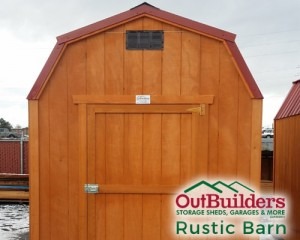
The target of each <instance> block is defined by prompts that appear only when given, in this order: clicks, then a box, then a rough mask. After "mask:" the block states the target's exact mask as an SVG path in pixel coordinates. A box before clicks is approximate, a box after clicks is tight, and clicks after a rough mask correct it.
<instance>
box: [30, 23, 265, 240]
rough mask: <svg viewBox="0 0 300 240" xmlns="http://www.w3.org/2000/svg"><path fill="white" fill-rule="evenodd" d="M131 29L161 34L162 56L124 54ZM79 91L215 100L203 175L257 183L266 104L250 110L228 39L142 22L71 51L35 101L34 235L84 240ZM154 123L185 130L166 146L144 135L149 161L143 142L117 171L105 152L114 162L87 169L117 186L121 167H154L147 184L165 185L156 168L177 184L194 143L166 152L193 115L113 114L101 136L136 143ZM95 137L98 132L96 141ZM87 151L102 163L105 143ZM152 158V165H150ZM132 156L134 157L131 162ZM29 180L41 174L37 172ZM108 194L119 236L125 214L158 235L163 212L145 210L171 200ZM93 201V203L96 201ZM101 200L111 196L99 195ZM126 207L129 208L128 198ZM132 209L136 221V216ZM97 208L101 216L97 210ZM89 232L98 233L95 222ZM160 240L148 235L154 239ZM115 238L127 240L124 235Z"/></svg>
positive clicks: (204, 146) (186, 134)
mask: <svg viewBox="0 0 300 240" xmlns="http://www.w3.org/2000/svg"><path fill="white" fill-rule="evenodd" d="M127 29H128V30H135V29H145V30H151V29H153V30H159V29H162V30H165V46H164V50H163V51H133V50H131V51H127V50H126V49H125V31H126V30H127ZM78 94H84V95H85V94H88V95H89V94H91V95H122V94H131V95H135V94H150V95H193V94H203V95H210V94H211V95H214V96H215V100H214V103H213V104H212V105H211V106H210V108H209V109H207V113H206V118H203V121H206V123H207V125H208V128H207V129H201V131H203V132H202V136H204V137H203V139H201V141H200V145H201V146H199V147H200V148H202V149H206V150H205V151H203V152H204V155H201V157H202V158H205V160H204V161H203V162H202V163H201V164H204V165H201V169H202V170H203V169H205V171H203V172H202V173H201V174H202V176H207V177H208V178H212V177H217V176H229V177H231V178H235V177H242V178H244V179H245V181H248V182H255V181H257V182H258V181H259V176H257V175H256V172H260V170H259V168H260V163H259V160H258V159H259V155H258V154H256V155H255V154H254V155H253V153H252V152H253V151H254V152H256V153H257V152H258V153H259V150H260V149H259V148H257V146H253V143H254V142H255V141H256V140H257V139H253V135H254V132H257V131H260V129H261V128H260V127H261V126H260V120H261V105H260V104H259V103H258V105H257V104H256V105H255V104H254V105H255V106H256V107H253V102H252V100H251V98H250V95H249V92H248V90H247V88H246V86H245V83H244V81H243V79H242V77H241V76H240V75H239V73H238V71H237V69H236V68H235V65H234V63H233V62H232V57H231V56H230V54H229V53H228V51H227V48H226V47H225V45H224V43H223V42H221V41H217V40H215V39H210V38H208V37H205V36H201V35H198V34H195V33H191V32H188V31H186V30H181V29H179V28H177V27H173V26H170V25H168V24H164V23H162V22H159V21H156V20H153V19H149V18H141V19H138V20H135V21H133V22H129V23H126V24H124V25H122V26H119V27H117V28H114V29H111V30H109V31H107V32H104V33H101V34H98V35H95V36H91V37H89V38H87V39H84V40H80V41H78V42H76V43H72V44H70V45H68V46H67V48H66V50H65V52H64V53H63V56H62V57H61V59H60V61H59V62H58V64H57V66H56V68H55V70H54V71H53V73H52V76H51V78H50V80H49V82H48V84H47V85H46V87H45V89H44V91H43V93H42V95H41V98H40V99H39V102H38V126H39V128H38V129H39V144H38V145H36V146H35V149H36V150H35V151H36V152H37V151H38V153H39V155H38V160H36V161H38V162H39V172H38V173H36V174H39V179H40V185H36V186H35V187H36V188H39V192H40V199H39V203H40V205H39V206H38V208H39V218H40V228H39V232H36V234H38V235H39V239H43V240H47V239H72V240H76V239H78V233H79V232H78V231H79V230H78V229H79V228H80V226H79V225H80V223H81V222H80V212H79V210H78V209H79V208H80V207H82V206H80V205H79V204H80V203H79V200H78V195H79V194H80V193H79V191H80V188H79V187H78V184H79V181H80V180H79V172H80V168H81V166H80V165H79V155H80V149H79V147H78V143H79V134H80V133H79V132H78V121H79V120H78V106H76V105H74V104H73V102H72V95H78ZM258 101H259V102H261V101H260V100H258ZM253 109H254V110H253ZM254 119H257V120H254ZM32 121H36V120H32ZM95 121H96V124H95V125H96V126H97V127H101V121H104V119H103V118H102V117H101V116H99V117H97V118H96V119H95ZM152 121H155V122H159V123H160V124H161V129H163V131H172V126H176V125H181V126H182V128H181V131H180V132H177V131H174V132H173V133H172V138H171V139H164V138H162V140H161V141H162V143H163V144H162V145H161V143H160V142H155V141H153V139H156V138H155V136H152V135H153V134H161V133H160V132H159V131H151V130H149V132H144V136H143V141H147V148H146V149H144V151H143V154H144V156H141V154H142V151H141V146H140V145H139V144H138V143H137V144H136V146H135V148H134V149H128V150H127V151H128V152H126V154H125V156H126V158H124V162H123V166H122V168H120V172H119V173H118V174H115V172H114V173H113V174H110V171H109V169H110V168H116V167H117V166H114V162H113V159H114V158H115V156H106V157H108V158H110V157H111V159H112V162H110V164H111V165H109V166H101V165H100V166H98V165H97V164H96V163H95V164H94V167H95V168H94V169H88V170H87V171H98V170H97V169H101V168H103V167H106V169H107V171H106V176H105V178H106V179H110V181H111V182H113V181H115V180H116V181H117V180H118V178H119V177H120V176H121V175H123V174H124V172H122V171H125V172H136V173H137V172H141V173H142V172H143V168H147V169H150V171H149V170H148V171H147V174H149V173H151V176H149V177H147V178H146V179H148V180H149V181H150V180H151V181H152V183H154V182H155V181H158V179H160V172H157V169H158V168H161V170H160V171H162V172H166V171H167V173H166V174H164V178H163V179H161V181H162V182H164V183H166V184H167V183H171V182H172V183H173V182H176V181H178V179H176V178H174V176H175V174H177V173H178V171H180V169H181V168H182V169H187V167H183V165H184V164H185V163H184V161H179V158H181V159H184V158H190V157H191V154H192V153H191V152H190V148H189V146H188V145H189V143H186V145H181V149H180V150H179V149H178V151H177V152H174V153H173V154H172V155H165V150H164V148H168V147H172V148H174V149H176V146H177V145H178V141H179V139H180V138H188V139H190V138H191V137H190V136H189V135H190V132H189V129H185V128H188V126H191V121H192V119H191V118H189V117H188V116H182V117H178V116H172V114H168V115H162V116H160V115H155V114H154V115H151V114H148V115H147V116H145V117H144V118H143V119H142V118H141V116H139V115H137V116H133V117H132V118H130V119H127V118H124V117H122V116H118V114H115V116H114V117H112V118H111V119H110V121H109V123H108V124H107V125H106V129H102V130H101V131H106V132H107V134H108V133H110V132H114V134H117V132H118V131H124V130H126V132H127V131H128V136H127V138H126V139H125V140H124V139H121V138H120V139H119V141H135V140H134V139H135V138H140V136H139V134H140V132H139V131H138V130H137V129H136V128H137V126H139V125H142V122H143V123H144V124H146V123H147V122H149V125H151V124H150V123H151V122H152ZM114 122H122V123H123V124H122V129H114V128H113V123H114ZM97 131H98V130H97ZM147 131H148V130H147ZM129 132H130V133H129ZM97 137H101V136H95V138H97ZM97 141H98V140H97ZM107 141H109V143H108V145H107V147H110V146H111V147H112V146H115V145H117V144H116V143H115V142H113V141H115V140H113V139H111V140H109V139H107ZM121 145H122V144H121ZM161 146H163V147H162V148H161V149H160V150H159V151H161V156H163V159H164V160H163V163H162V165H161V166H155V164H156V163H158V162H159V161H156V158H157V157H160V156H152V152H153V151H152V149H155V148H160V147H161ZM91 151H94V152H95V155H97V156H98V157H101V154H102V149H101V146H100V147H99V148H97V149H94V150H93V149H92V150H91ZM122 151H123V149H115V151H114V152H113V154H115V155H118V154H119V153H120V152H122ZM156 151H157V149H156ZM205 152H206V153H205ZM33 154H35V153H33ZM142 157H143V158H144V164H143V165H142V164H141V159H142ZM147 158H148V159H149V161H146V160H145V159H147ZM256 158H257V159H256ZM128 159H134V160H135V161H134V162H130V163H129V162H128ZM150 160H151V161H150ZM33 169H34V167H32V168H31V170H32V171H33ZM151 169H153V172H151ZM154 169H155V170H154ZM170 169H171V170H172V171H170ZM185 171H188V170H183V171H182V172H181V177H182V180H181V181H185V180H187V179H186V178H187V177H188V176H190V173H188V172H185ZM31 174H32V175H33V177H34V176H35V173H33V172H31ZM135 176H139V177H137V178H132V179H127V181H129V182H135V183H139V182H141V181H142V175H138V174H135ZM34 178H35V177H34ZM148 180H147V181H148ZM108 197H109V198H111V199H110V203H111V204H112V205H111V207H112V208H113V209H111V210H112V211H116V213H118V214H115V215H113V216H112V217H113V218H114V219H110V221H113V222H115V226H114V228H115V227H116V226H118V228H119V229H120V232H121V229H122V228H123V227H124V226H123V225H122V221H121V220H122V219H123V218H124V219H128V220H130V219H131V220H134V221H136V223H137V224H142V223H143V224H144V226H149V229H146V228H147V227H145V229H144V230H143V233H142V232H141V233H140V235H141V237H144V238H143V239H147V237H146V236H147V231H151V232H152V233H153V232H156V231H157V232H160V222H161V221H165V220H163V219H161V217H160V213H157V214H154V215H153V212H151V213H150V212H147V211H144V212H143V214H141V209H151V208H148V207H147V206H148V205H151V204H152V203H153V202H156V204H157V205H159V204H161V209H164V204H166V202H167V197H165V196H162V197H161V196H151V195H149V196H146V197H143V199H142V197H141V196H135V195H130V194H129V195H128V196H126V197H123V195H118V194H116V195H113V196H108ZM120 198H122V199H123V198H124V199H123V200H124V205H125V206H126V207H125V208H123V205H122V206H121V205H120V206H119V205H118V204H119V202H120V201H119V199H120ZM131 199H135V202H136V203H137V205H135V206H133V205H131V203H132V201H131ZM88 201H92V202H93V201H96V200H95V199H94V200H93V198H92V197H91V198H89V200H88ZM97 201H105V199H101V198H98V199H97ZM121 202H122V204H123V201H121ZM96 206H97V204H96ZM108 207H109V206H108ZM133 208H134V209H135V214H134V215H133V213H132V211H130V209H133ZM122 209H126V210H125V211H123V210H122ZM95 211H96V212H97V211H99V212H101V209H95ZM150 215H151V218H150ZM106 217H107V216H106ZM104 219H105V216H103V218H99V219H97V221H98V222H96V225H97V226H100V225H101V226H103V227H105V229H106V232H107V235H108V233H109V231H115V229H114V228H113V227H112V226H105V221H104ZM150 223H151V224H152V225H151V227H150ZM153 224H154V225H153ZM90 227H94V228H95V226H93V225H91V226H90ZM125 229H126V231H125V232H124V234H125V236H126V238H125V239H132V238H131V237H132V236H131V234H132V232H131V231H130V229H128V228H126V227H125ZM122 231H123V230H122ZM95 232H96V234H97V235H99V236H101V234H103V231H101V229H100V228H99V229H97V230H96V231H95ZM142 234H144V235H145V236H142ZM164 234H167V233H162V235H164ZM149 236H150V235H149ZM154 238H155V237H154ZM154 238H153V235H152V238H151V239H154ZM166 238H167V237H166ZM115 239H116V238H115ZM118 239H121V236H119V238H118ZM155 239H159V238H155ZM162 239H163V238H162Z"/></svg>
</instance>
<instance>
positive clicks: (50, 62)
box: [27, 43, 64, 100]
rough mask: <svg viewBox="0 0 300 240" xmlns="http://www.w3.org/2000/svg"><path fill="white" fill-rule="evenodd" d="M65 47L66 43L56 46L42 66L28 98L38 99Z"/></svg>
mask: <svg viewBox="0 0 300 240" xmlns="http://www.w3.org/2000/svg"><path fill="white" fill-rule="evenodd" d="M63 48H64V44H60V45H59V44H58V43H56V45H55V46H54V48H53V50H52V52H51V54H50V56H49V58H48V59H47V61H46V63H45V65H44V67H43V68H42V71H41V72H40V74H39V76H38V78H37V80H36V81H35V83H34V85H33V87H32V88H31V90H30V92H29V94H28V96H27V99H28V100H37V99H38V97H39V94H40V92H41V90H42V88H43V87H44V84H45V82H46V79H47V78H48V76H49V74H50V73H51V70H52V69H53V67H54V65H55V63H56V61H57V60H58V59H59V56H60V54H61V52H62V50H63Z"/></svg>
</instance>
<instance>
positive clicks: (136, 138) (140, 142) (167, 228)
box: [79, 104, 208, 240]
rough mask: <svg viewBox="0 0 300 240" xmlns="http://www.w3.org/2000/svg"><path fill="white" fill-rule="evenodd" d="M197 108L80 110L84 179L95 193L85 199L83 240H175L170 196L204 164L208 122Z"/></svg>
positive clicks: (123, 106) (126, 106) (103, 106)
mask: <svg viewBox="0 0 300 240" xmlns="http://www.w3.org/2000/svg"><path fill="white" fill-rule="evenodd" d="M197 107H199V105H198V106H197V105H195V104H155V105H135V104H121V105H120V104H109V105H108V104H101V105H98V104H90V105H84V106H82V107H81V109H82V110H81V111H79V112H81V114H82V115H86V120H84V119H82V122H81V123H82V124H83V125H84V126H86V129H85V130H86V134H84V133H83V132H84V129H81V132H82V133H83V134H81V137H86V142H83V145H84V146H81V148H84V147H86V149H87V151H86V163H87V164H86V166H85V167H83V168H82V171H83V172H86V176H84V174H83V176H82V179H86V181H87V182H86V183H90V184H98V185H99V193H98V194H85V195H84V194H83V195H82V200H83V202H82V206H81V207H82V208H83V209H84V210H83V211H82V209H81V213H82V222H81V223H82V226H81V227H82V230H81V238H82V239H89V240H100V239H101V240H102V239H103V240H109V239H111V240H118V239H120V240H121V239H122V240H123V239H128V240H129V239H130V240H133V239H138V240H141V239H143V240H146V239H149V240H153V239H156V240H159V239H176V237H175V236H174V234H173V233H174V226H175V221H173V222H174V223H173V225H172V218H173V211H172V208H173V204H174V200H173V194H174V193H176V191H177V190H178V189H179V188H180V185H181V184H184V183H186V182H188V181H189V180H191V178H193V177H195V176H196V175H197V174H199V173H201V164H202V165H203V162H205V161H206V159H203V161H202V159H201V156H203V153H202V154H200V151H201V148H203V146H201V144H203V140H200V139H201V133H203V132H205V131H203V129H208V128H207V119H208V118H207V116H205V115H204V116H201V115H200V114H199V111H194V110H193V109H195V108H196V109H197ZM190 109H192V111H189V110H190ZM82 118H83V117H82ZM206 137H207V136H206ZM204 145H205V144H204ZM205 148H206V149H207V146H206V147H204V148H203V151H204V149H205ZM84 152H85V151H84V150H83V151H81V155H82V157H83V158H84V157H85V153H84ZM204 165H205V163H204ZM83 166H84V164H83ZM203 169H205V168H202V171H203ZM204 171H205V170H204ZM85 209H86V212H85ZM84 219H86V221H85V220H84ZM86 236H87V237H86Z"/></svg>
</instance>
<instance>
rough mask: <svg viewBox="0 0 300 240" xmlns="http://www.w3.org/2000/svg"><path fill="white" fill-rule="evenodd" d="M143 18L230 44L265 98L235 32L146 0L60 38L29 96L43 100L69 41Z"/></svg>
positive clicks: (255, 94)
mask: <svg viewBox="0 0 300 240" xmlns="http://www.w3.org/2000/svg"><path fill="white" fill-rule="evenodd" d="M141 17H149V18H153V19H156V20H159V21H161V22H165V23H168V24H171V25H174V26H177V27H180V28H182V29H186V30H188V31H193V32H196V33H198V34H201V35H205V36H208V37H211V38H215V39H218V40H220V41H223V42H224V43H225V44H226V46H227V48H228V50H229V51H230V53H231V55H232V57H233V59H234V62H235V65H236V67H237V69H238V71H239V72H240V74H241V76H242V77H243V79H244V81H245V83H246V85H247V88H248V90H249V92H250V95H251V97H252V98H256V99H262V98H263V96H262V94H261V92H260V90H259V88H258V86H257V84H256V82H255V80H254V78H253V76H252V74H251V73H250V71H249V69H248V67H247V65H246V63H245V61H244V59H243V57H242V55H241V53H240V51H239V49H238V47H237V45H236V43H235V36H236V35H235V34H233V33H230V32H227V31H224V30H221V29H218V28H214V27H211V26H208V25H205V24H202V23H199V22H195V21H193V20H190V19H187V18H184V17H181V16H178V15H175V14H172V13H169V12H166V11H163V10H160V9H158V8H156V7H154V6H152V5H150V4H148V3H143V4H141V5H138V6H136V7H134V8H132V9H130V10H128V11H126V12H123V13H120V14H117V15H115V16H112V17H110V18H107V19H104V20H102V21H99V22H96V23H94V24H91V25H88V26H86V27H83V28H80V29H77V30H75V31H72V32H69V33H67V34H64V35H61V36H59V37H57V43H56V45H55V47H54V49H53V51H52V53H51V54H50V56H49V58H48V60H47V62H46V64H45V66H44V68H43V69H42V71H41V73H40V75H39V76H38V78H37V80H36V82H35V84H34V85H33V87H32V89H31V91H30V93H29V95H28V97H27V98H28V99H29V100H36V99H39V96H40V94H41V92H42V90H43V88H44V86H45V85H46V83H47V80H48V79H49V77H50V75H51V73H52V71H53V69H54V68H55V66H56V63H57V62H58V60H59V58H60V56H61V54H62V52H63V51H64V49H65V46H66V45H67V44H69V43H72V42H74V41H78V40H80V39H83V38H86V37H89V36H92V35H94V34H97V33H100V32H103V31H106V30H108V29H111V28H114V27H116V26H118V25H121V24H124V23H126V22H129V21H133V20H135V19H138V18H141Z"/></svg>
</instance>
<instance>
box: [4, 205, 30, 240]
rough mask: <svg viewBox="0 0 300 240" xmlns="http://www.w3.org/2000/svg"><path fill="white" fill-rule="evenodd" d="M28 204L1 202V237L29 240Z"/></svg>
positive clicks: (13, 239) (8, 239) (10, 239)
mask: <svg viewBox="0 0 300 240" xmlns="http://www.w3.org/2000/svg"><path fill="white" fill-rule="evenodd" d="M28 212H29V206H28V204H0V236H1V237H0V239H1V240H28V239H29V237H28V231H29V213H28Z"/></svg>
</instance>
